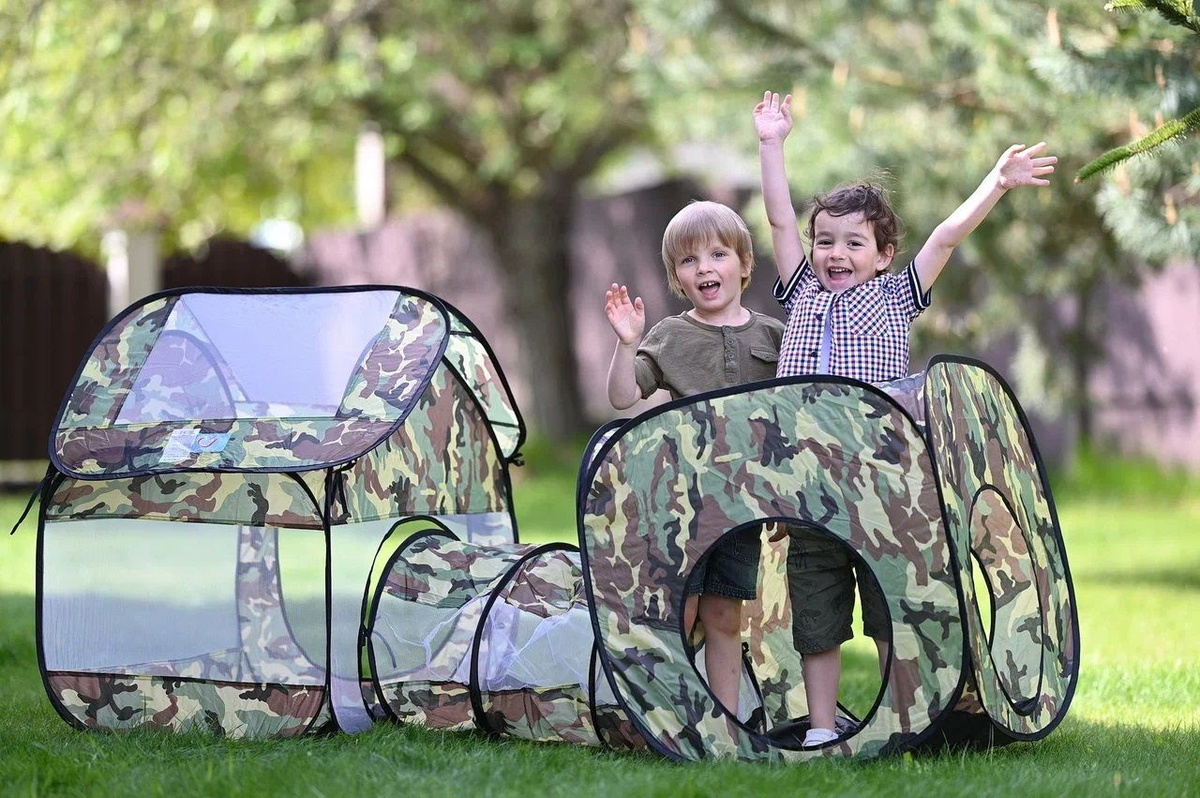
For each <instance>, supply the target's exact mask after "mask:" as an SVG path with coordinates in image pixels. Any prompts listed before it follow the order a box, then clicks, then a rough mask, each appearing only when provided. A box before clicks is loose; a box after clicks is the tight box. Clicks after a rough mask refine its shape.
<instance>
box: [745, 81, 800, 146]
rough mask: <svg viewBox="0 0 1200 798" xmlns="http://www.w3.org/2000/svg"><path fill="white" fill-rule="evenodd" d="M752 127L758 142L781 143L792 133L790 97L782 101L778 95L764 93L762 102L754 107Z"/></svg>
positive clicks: (787, 96) (786, 96) (785, 97)
mask: <svg viewBox="0 0 1200 798" xmlns="http://www.w3.org/2000/svg"><path fill="white" fill-rule="evenodd" d="M754 127H755V129H756V130H757V131H758V140H759V141H775V140H777V141H783V140H784V139H786V138H787V137H788V134H789V133H791V132H792V95H790V94H788V95H785V96H784V98H783V99H782V100H780V99H779V95H778V94H772V93H771V92H769V91H768V92H764V93H763V99H762V102H760V103H759V104H758V105H756V106H754Z"/></svg>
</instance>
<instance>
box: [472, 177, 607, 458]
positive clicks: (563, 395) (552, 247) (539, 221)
mask: <svg viewBox="0 0 1200 798" xmlns="http://www.w3.org/2000/svg"><path fill="white" fill-rule="evenodd" d="M572 207H573V192H568V191H564V192H559V193H556V192H547V195H546V196H539V197H531V198H529V199H526V200H519V201H510V202H509V203H507V204H505V205H504V207H503V209H502V210H501V211H500V212H499V213H497V214H495V215H494V216H493V217H492V218H490V219H489V220H488V224H487V229H488V233H489V235H490V236H491V239H492V244H493V246H494V247H495V251H496V255H497V258H498V260H499V265H500V271H501V275H502V278H503V282H504V297H503V304H504V308H505V312H506V313H507V316H508V319H509V323H511V324H512V325H513V326H514V328H515V329H516V331H517V337H518V340H519V341H520V354H521V369H522V370H523V372H524V374H525V379H526V384H527V385H528V386H529V393H530V401H531V404H532V406H531V407H527V408H523V412H524V416H525V419H526V422H527V424H528V425H529V427H530V428H531V430H532V431H534V432H536V433H538V434H541V435H545V436H546V437H548V438H550V439H551V440H552V441H554V442H558V443H561V442H566V441H567V440H568V439H570V438H571V437H572V436H575V435H578V434H579V433H580V432H582V431H583V429H584V417H583V407H582V403H581V402H580V393H579V385H578V369H577V367H576V360H575V346H574V330H573V327H572V325H571V321H570V309H571V295H570V287H571V279H570V274H571V270H570V258H569V255H568V252H569V247H568V242H569V234H570V222H571V216H572Z"/></svg>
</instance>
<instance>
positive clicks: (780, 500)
mask: <svg viewBox="0 0 1200 798" xmlns="http://www.w3.org/2000/svg"><path fill="white" fill-rule="evenodd" d="M906 408H907V409H906ZM522 439H523V428H522V423H521V420H520V416H519V414H518V413H517V410H516V408H515V405H514V403H513V401H512V397H511V394H510V392H509V391H508V388H507V385H506V383H505V381H504V379H503V377H502V375H501V373H500V370H499V368H498V366H497V364H496V363H495V360H494V358H493V357H492V355H491V352H490V350H489V348H488V347H487V345H486V343H485V342H484V341H483V340H482V338H481V337H480V336H479V334H478V332H477V331H476V330H475V328H474V327H473V326H472V325H471V324H470V323H469V322H468V321H467V320H466V319H464V318H463V317H462V316H461V314H459V313H458V312H457V311H456V310H455V309H454V308H452V307H450V306H449V305H447V304H446V303H444V302H442V301H440V300H438V299H437V298H435V297H432V296H429V295H427V294H424V293H421V292H418V291H412V290H408V289H397V288H389V287H356V288H347V289H332V290H307V291H261V290H260V291H234V292H231V291H215V290H203V289H191V290H185V291H176V292H167V293H163V294H159V295H157V296H155V297H151V298H149V299H147V300H145V301H143V302H141V303H139V304H137V305H135V306H134V307H132V308H130V309H129V310H128V311H126V312H125V313H123V314H122V315H121V316H119V317H118V318H117V319H115V320H114V321H113V322H112V323H111V324H110V325H109V326H108V328H106V330H105V331H104V332H103V333H101V335H100V337H99V338H98V339H97V342H96V344H95V346H94V347H93V350H92V352H91V353H90V355H89V356H88V357H87V358H86V359H85V361H84V363H83V365H82V366H81V368H80V372H79V374H78V376H77V378H76V380H75V383H74V386H73V387H72V389H71V390H70V391H69V392H68V396H67V398H66V400H65V401H64V404H63V408H62V410H61V412H60V417H59V423H58V425H57V430H56V431H55V433H54V436H53V441H52V460H53V466H52V470H51V476H50V478H49V479H48V481H47V483H46V484H45V487H44V488H43V493H42V510H41V515H42V517H41V524H40V525H39V536H40V545H39V560H38V592H39V597H38V612H39V624H38V638H39V652H40V655H41V664H42V669H43V673H44V676H45V681H46V686H47V689H48V691H49V693H50V697H51V701H52V702H53V704H54V706H55V707H56V708H57V709H58V711H59V712H60V714H62V715H63V717H64V718H66V719H67V720H68V722H71V723H72V724H74V725H76V726H79V727H81V728H101V729H127V728H137V727H143V726H151V727H162V728H168V729H173V730H180V729H186V728H192V727H198V726H199V727H204V728H208V729H210V730H213V731H215V732H217V733H221V734H227V735H234V736H270V735H280V736H282V735H294V734H302V733H305V732H310V731H317V730H321V729H342V730H346V731H358V730H362V729H365V728H367V727H369V726H370V724H371V723H372V722H373V721H375V720H378V719H382V718H384V717H388V718H391V719H393V720H396V721H399V722H403V723H412V724H419V725H424V726H428V727H431V728H442V729H480V730H483V731H486V732H491V733H503V734H508V735H512V736H517V737H522V738H526V739H533V740H559V741H566V742H572V743H580V744H603V745H608V746H611V747H618V748H627V747H637V748H642V747H649V748H651V749H653V750H655V751H658V752H660V753H662V754H664V755H666V756H670V757H673V758H682V759H700V758H705V757H711V756H736V757H739V758H742V759H747V760H761V761H772V760H800V759H804V758H808V757H812V756H822V755H843V756H860V757H870V756H878V755H882V754H886V753H891V752H897V751H903V750H908V749H911V748H914V747H917V746H921V745H940V744H944V743H946V742H952V743H953V742H963V741H975V742H982V743H985V744H996V743H1003V742H1006V741H1009V740H1014V739H1019V740H1033V739H1037V738H1039V737H1041V736H1044V735H1045V734H1047V733H1049V731H1050V730H1051V729H1053V728H1054V726H1055V725H1057V723H1058V722H1059V721H1060V720H1061V718H1062V716H1063V714H1064V713H1065V711H1066V709H1067V706H1068V705H1069V703H1070V698H1071V695H1072V692H1073V690H1074V686H1075V679H1076V674H1077V668H1078V634H1077V621H1076V615H1075V607H1074V600H1073V595H1072V590H1071V584H1070V576H1069V572H1068V570H1067V563H1066V557H1065V553H1064V552H1063V549H1062V539H1061V535H1060V532H1059V529H1058V525H1057V520H1056V517H1055V514H1054V508H1053V505H1052V502H1051V499H1050V495H1049V489H1048V486H1047V485H1046V481H1045V476H1044V468H1043V466H1042V463H1041V461H1040V459H1039V457H1038V455H1037V451H1036V448H1035V446H1034V443H1033V440H1032V437H1031V436H1030V434H1029V429H1028V424H1027V423H1026V420H1025V418H1024V415H1023V413H1022V411H1021V410H1020V407H1019V406H1018V405H1017V403H1016V401H1015V400H1014V399H1013V397H1012V395H1011V392H1010V391H1009V390H1008V388H1007V386H1005V385H1004V384H1003V382H1002V380H1000V379H999V378H998V377H997V376H996V375H995V374H994V373H993V372H992V371H991V370H990V369H988V368H987V367H985V366H983V365H982V364H979V363H974V362H970V361H965V360H959V359H952V358H941V359H938V360H935V361H934V362H933V363H931V364H930V366H929V368H928V370H927V371H926V372H924V373H923V374H922V375H920V376H919V377H916V378H910V379H909V380H906V381H903V382H902V383H899V384H896V385H892V386H885V389H882V390H881V389H878V388H873V387H871V386H868V385H865V384H863V383H858V382H854V381H848V380H833V379H829V378H825V379H790V380H778V381H771V382H766V383H760V384H757V385H753V386H746V387H744V388H742V389H739V390H731V391H722V392H714V393H711V394H705V395H701V396H697V397H691V398H689V399H687V400H681V401H678V402H673V403H670V404H668V405H664V406H662V407H660V408H656V409H655V410H652V411H650V412H648V413H646V414H643V415H642V416H639V417H638V418H635V419H632V420H629V421H623V422H617V423H614V424H611V425H609V426H607V427H606V428H604V429H603V430H602V431H601V432H599V433H597V435H596V436H595V437H594V438H593V441H592V443H591V444H590V445H589V449H588V452H587V455H586V456H585V459H584V463H583V465H582V470H581V473H580V478H579V482H578V488H577V502H578V510H579V516H578V522H579V523H578V530H579V541H580V547H579V548H576V547H574V546H570V545H567V544H549V545H542V546H537V545H525V544H521V543H518V542H517V536H516V527H515V520H514V518H513V514H512V507H511V492H510V486H509V481H508V467H509V465H510V464H511V463H512V462H513V461H514V459H515V457H516V452H517V449H518V447H519V446H520V444H521V441H522ZM776 522H789V523H793V524H800V525H804V526H807V527H810V528H812V529H816V530H818V531H820V532H822V533H824V534H826V535H828V536H829V537H830V538H831V539H832V540H834V541H836V542H838V543H839V544H841V545H845V546H846V547H848V549H849V550H850V551H852V552H853V553H854V555H855V556H856V557H858V558H859V559H860V560H861V561H862V563H863V564H864V565H865V566H866V569H867V571H868V572H869V574H870V575H871V577H872V578H873V579H874V581H875V583H876V584H877V586H878V588H879V589H880V590H881V592H882V594H883V595H884V598H885V601H886V604H887V607H888V611H889V615H890V619H891V630H892V634H891V641H890V643H891V656H890V660H889V662H888V665H887V669H886V675H885V677H884V678H883V680H882V684H881V689H880V691H879V695H878V698H877V699H876V701H875V703H874V706H872V707H871V708H870V709H869V711H867V712H864V713H860V714H862V716H863V717H862V719H861V722H860V723H857V724H855V725H854V727H852V728H847V730H846V733H845V734H843V736H842V738H841V739H839V740H838V741H837V742H835V743H833V744H830V745H827V746H824V747H823V748H820V749H815V750H808V749H805V750H801V747H800V745H799V742H798V741H799V739H800V738H801V737H802V733H803V729H804V726H805V715H806V711H807V710H806V707H805V703H804V692H803V683H802V678H801V675H800V659H799V656H798V655H797V654H796V653H795V651H794V650H793V649H792V645H791V639H790V617H791V612H792V608H791V606H790V602H789V598H788V596H787V590H786V579H785V573H786V561H787V557H788V540H787V539H786V538H784V539H782V540H780V541H779V542H776V543H767V544H765V545H764V558H763V562H762V564H761V567H760V569H759V574H760V585H759V598H758V600H757V602H756V604H755V606H753V607H751V608H750V610H749V611H748V612H747V613H746V617H747V624H746V628H745V630H744V631H745V634H744V639H745V640H746V641H747V643H748V645H747V646H746V654H747V656H746V667H745V669H744V679H743V689H742V693H741V698H740V702H739V708H738V710H739V711H738V716H737V717H734V716H732V715H730V714H727V713H726V712H724V711H723V710H722V709H721V708H720V707H718V706H717V705H716V703H715V701H714V699H713V696H712V693H711V692H710V691H709V690H708V687H707V684H706V682H705V679H704V676H703V672H702V663H703V657H702V656H697V652H698V651H700V650H702V649H701V648H700V647H701V646H702V645H703V643H702V636H701V635H697V637H696V638H695V639H685V636H684V634H683V629H682V621H681V613H682V607H683V599H684V593H685V587H686V580H687V578H688V576H689V574H690V573H691V572H692V571H693V570H694V568H695V566H696V564H697V563H698V562H699V561H700V560H701V559H702V558H703V557H704V556H705V554H706V552H708V551H709V550H710V549H711V548H712V546H713V545H714V544H715V543H716V542H717V541H718V540H719V539H720V538H721V537H722V536H723V535H725V534H730V533H733V532H736V531H738V530H742V529H747V528H750V527H757V526H758V525H760V524H763V523H768V524H773V523H776ZM764 534H765V533H764Z"/></svg>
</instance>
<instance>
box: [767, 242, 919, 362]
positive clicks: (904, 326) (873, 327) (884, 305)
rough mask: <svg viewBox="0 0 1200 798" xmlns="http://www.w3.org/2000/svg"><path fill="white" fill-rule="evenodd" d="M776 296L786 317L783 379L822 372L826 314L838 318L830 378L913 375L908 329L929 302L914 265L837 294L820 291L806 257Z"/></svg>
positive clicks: (781, 356) (779, 284) (778, 285)
mask: <svg viewBox="0 0 1200 798" xmlns="http://www.w3.org/2000/svg"><path fill="white" fill-rule="evenodd" d="M773 293H774V294H775V298H776V299H777V300H779V302H780V304H782V305H783V309H784V310H785V311H786V312H787V328H786V329H785V330H784V333H783V344H782V345H781V347H780V350H779V371H778V376H780V377H791V376H793V375H796V374H816V373H817V368H818V363H819V358H820V348H821V328H822V325H823V323H824V320H825V314H827V313H831V314H833V316H832V325H833V329H832V336H831V339H832V340H831V343H830V353H829V372H830V374H834V375H837V376H841V377H851V378H853V379H857V380H862V381H863V382H886V381H888V380H894V379H898V378H900V377H903V376H905V375H907V374H908V330H909V327H911V326H912V321H913V319H915V318H916V317H917V316H918V315H920V313H921V311H923V310H924V309H925V308H927V307H929V300H930V296H929V292H924V293H922V292H921V283H920V280H919V279H918V277H917V269H916V263H915V262H913V263H910V264H908V267H907V268H905V269H904V271H902V272H900V273H898V274H894V273H890V272H887V273H884V274H881V275H880V276H878V277H875V278H873V279H871V280H867V281H866V282H865V283H860V284H859V285H856V286H854V287H853V288H848V289H846V290H845V291H840V292H838V293H836V294H835V293H831V292H829V291H827V290H825V288H823V287H822V286H821V283H820V282H819V281H818V280H817V275H816V274H815V273H814V272H813V269H812V266H811V265H810V264H809V262H808V258H807V257H805V258H803V259H802V260H801V261H800V266H799V267H798V268H797V269H796V271H795V272H794V273H793V274H792V278H791V279H790V280H789V281H788V284H787V285H786V286H785V285H784V284H783V281H782V280H778V279H777V280H776V281H775V287H774V289H773Z"/></svg>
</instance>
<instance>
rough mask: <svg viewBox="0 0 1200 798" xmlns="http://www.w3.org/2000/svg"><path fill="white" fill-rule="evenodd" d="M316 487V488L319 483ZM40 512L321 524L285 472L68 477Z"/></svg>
mask: <svg viewBox="0 0 1200 798" xmlns="http://www.w3.org/2000/svg"><path fill="white" fill-rule="evenodd" d="M318 477H319V475H318ZM316 487H317V488H318V490H319V489H320V486H319V484H318V485H317V486H316ZM316 495H320V494H319V493H317V494H316ZM45 513H46V519H47V520H70V519H73V518H143V519H149V520H158V521H192V522H198V523H206V524H245V525H247V526H260V527H261V526H271V527H287V528H292V529H323V528H324V522H323V521H322V520H321V510H320V508H319V507H317V506H316V505H314V504H313V500H312V498H310V497H309V495H308V494H307V493H305V491H304V488H302V487H301V486H300V485H299V484H297V482H296V480H294V479H292V478H291V477H289V476H288V475H286V474H219V473H208V472H197V471H191V472H180V473H175V474H155V475H151V476H144V477H128V478H124V479H102V480H81V479H69V478H68V479H65V480H63V482H62V483H61V484H60V485H59V486H58V488H57V489H56V490H55V491H54V495H53V496H51V497H50V500H49V501H48V502H47V503H46V507H45Z"/></svg>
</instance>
